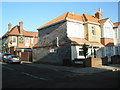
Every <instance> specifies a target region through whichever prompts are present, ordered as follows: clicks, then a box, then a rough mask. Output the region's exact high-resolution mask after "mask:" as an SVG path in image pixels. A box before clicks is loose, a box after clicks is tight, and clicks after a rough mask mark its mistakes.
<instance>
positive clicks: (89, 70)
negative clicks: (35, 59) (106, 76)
mask: <svg viewBox="0 0 120 90" xmlns="http://www.w3.org/2000/svg"><path fill="white" fill-rule="evenodd" d="M22 64H26V65H29V66H33V67H38V68H49V69H53V70H55V71H58V70H59V71H63V72H73V73H77V74H80V75H89V74H94V73H100V72H106V71H120V64H109V65H102V66H96V67H74V66H57V65H50V64H40V63H31V62H22Z"/></svg>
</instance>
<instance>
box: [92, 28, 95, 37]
mask: <svg viewBox="0 0 120 90" xmlns="http://www.w3.org/2000/svg"><path fill="white" fill-rule="evenodd" d="M91 31H92V35H93V36H95V26H92V27H91Z"/></svg>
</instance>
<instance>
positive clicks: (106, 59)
mask: <svg viewBox="0 0 120 90" xmlns="http://www.w3.org/2000/svg"><path fill="white" fill-rule="evenodd" d="M107 64H108V57H104V58H102V65H107Z"/></svg>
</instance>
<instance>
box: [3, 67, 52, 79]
mask: <svg viewBox="0 0 120 90" xmlns="http://www.w3.org/2000/svg"><path fill="white" fill-rule="evenodd" d="M2 67H3V68H6V69H9V70H15V69H12V68H9V67H6V66H2ZM20 73H21V74H24V75H27V76H30V77H32V78H36V79H40V80H50V79H46V78H42V77H37V76H35V75H32V74H29V73H26V72H20Z"/></svg>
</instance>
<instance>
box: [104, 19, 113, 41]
mask: <svg viewBox="0 0 120 90" xmlns="http://www.w3.org/2000/svg"><path fill="white" fill-rule="evenodd" d="M103 38H111V39H113V38H114V30H113V24H112V22H111V21H110V20H107V21H106V22H105V23H104V25H103Z"/></svg>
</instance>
